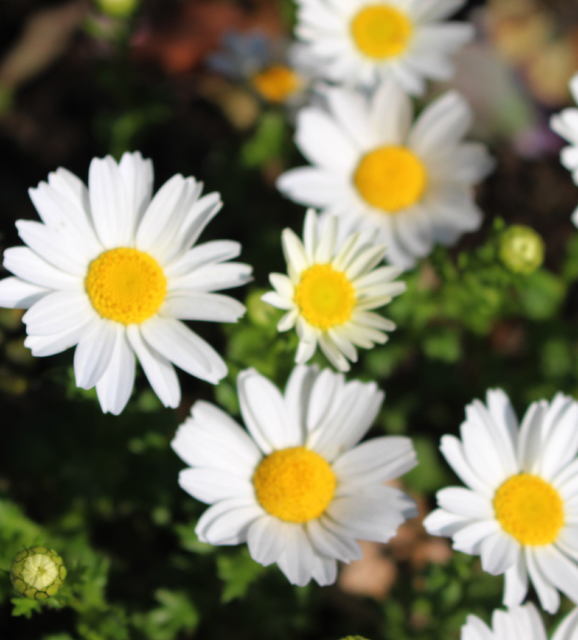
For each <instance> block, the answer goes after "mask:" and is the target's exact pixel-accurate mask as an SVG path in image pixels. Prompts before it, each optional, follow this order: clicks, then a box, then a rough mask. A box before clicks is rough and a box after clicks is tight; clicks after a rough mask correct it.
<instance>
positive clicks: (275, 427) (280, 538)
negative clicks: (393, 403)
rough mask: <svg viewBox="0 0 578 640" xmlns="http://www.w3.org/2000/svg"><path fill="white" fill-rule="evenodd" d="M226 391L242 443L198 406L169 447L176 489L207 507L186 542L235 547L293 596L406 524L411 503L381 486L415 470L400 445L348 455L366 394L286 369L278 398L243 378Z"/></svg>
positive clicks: (384, 441) (321, 375)
mask: <svg viewBox="0 0 578 640" xmlns="http://www.w3.org/2000/svg"><path fill="white" fill-rule="evenodd" d="M237 387H238V393H239V400H240V404H241V414H242V416H243V420H244V422H245V424H246V426H247V429H248V433H247V432H246V431H245V430H243V429H242V428H241V427H240V426H239V425H238V424H237V423H236V422H235V421H234V420H232V418H230V417H229V416H228V415H227V414H225V413H223V412H222V411H221V410H220V409H218V408H217V407H215V406H214V405H211V404H208V403H206V402H202V401H200V402H197V403H196V404H195V405H194V406H193V408H192V410H191V417H190V418H189V419H188V420H187V421H186V422H185V423H184V424H183V425H181V426H180V427H179V430H178V431H177V434H176V436H175V439H174V440H173V443H172V446H173V449H174V450H175V451H176V453H177V454H178V455H179V456H180V457H181V458H182V459H183V460H184V461H185V462H186V463H187V464H188V465H189V466H190V467H191V468H190V469H186V470H184V471H181V474H180V477H179V483H180V485H181V487H182V488H183V489H184V490H185V491H187V493H189V494H191V495H192V496H193V497H194V498H197V499H198V500H201V501H202V502H206V503H208V504H210V505H212V506H211V507H210V508H209V509H208V510H207V511H206V512H205V513H204V514H203V516H202V517H201V519H200V520H199V522H198V524H197V527H196V532H197V535H198V536H199V539H200V540H202V541H204V542H208V543H210V544H215V545H221V544H225V545H232V544H241V543H243V542H247V544H248V546H249V552H250V554H251V556H252V557H253V559H254V560H256V561H257V562H259V563H261V564H263V565H270V564H273V563H277V564H278V565H279V568H280V569H281V571H283V573H284V574H285V575H286V576H287V578H288V579H289V581H290V582H291V583H293V584H297V585H300V586H302V585H305V584H307V583H308V582H309V581H310V580H311V579H312V578H313V579H314V580H316V581H317V582H318V583H319V584H320V585H327V584H332V583H333V582H335V578H336V572H337V563H336V561H337V560H340V561H342V562H350V561H352V560H354V559H357V558H359V557H360V550H359V546H358V544H357V542H356V540H358V539H360V540H375V541H377V542H387V541H388V540H389V539H390V538H391V537H392V536H393V535H395V532H396V530H397V528H398V527H399V525H400V524H401V523H402V522H403V521H404V520H405V519H406V518H408V517H411V516H413V515H414V514H415V511H414V504H413V501H412V500H410V499H409V498H408V497H407V496H406V495H405V494H404V493H402V492H401V491H400V490H399V489H395V488H392V487H388V486H385V485H384V482H386V481H388V480H392V479H393V478H397V477H398V476H400V475H401V474H404V473H406V472H407V471H409V469H411V468H412V467H413V466H415V464H416V457H415V451H414V449H413V446H412V443H411V440H409V438H403V437H381V438H374V439H372V440H368V441H367V442H364V443H363V444H361V445H358V442H359V440H360V439H361V438H362V437H363V436H364V435H365V433H366V432H367V430H368V429H369V427H370V426H371V423H372V422H373V420H374V419H375V416H376V415H377V412H378V410H379V408H380V406H381V403H382V401H383V393H382V392H381V391H379V390H378V389H377V387H376V385H375V383H361V382H358V381H351V382H345V380H344V379H343V376H341V375H339V374H336V373H333V372H332V371H330V370H328V369H326V370H324V371H321V372H319V371H318V370H317V369H316V368H315V367H305V366H298V367H296V368H295V369H294V370H293V373H292V374H291V376H290V378H289V381H288V383H287V387H286V389H285V393H284V394H281V392H280V391H279V390H278V389H277V387H275V386H274V385H273V384H271V382H269V380H267V379H266V378H264V377H263V376H261V375H260V374H258V373H257V372H256V371H254V370H252V369H249V370H247V371H244V372H242V373H241V374H240V375H239V378H238V380H237Z"/></svg>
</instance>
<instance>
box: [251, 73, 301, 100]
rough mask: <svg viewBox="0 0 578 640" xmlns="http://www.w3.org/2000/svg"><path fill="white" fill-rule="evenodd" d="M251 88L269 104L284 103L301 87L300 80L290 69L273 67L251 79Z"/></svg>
mask: <svg viewBox="0 0 578 640" xmlns="http://www.w3.org/2000/svg"><path fill="white" fill-rule="evenodd" d="M251 83H252V84H253V87H254V88H255V89H256V90H257V91H258V92H259V93H260V94H261V95H262V96H263V97H264V98H265V99H266V100H269V102H284V101H285V100H287V98H289V97H291V96H292V95H293V94H294V93H295V92H296V91H297V90H298V89H299V87H300V86H301V78H300V77H299V75H298V74H297V73H296V72H295V71H293V69H291V68H290V67H286V66H284V65H273V66H272V67H269V68H268V69H265V70H264V71H261V72H259V73H256V74H255V75H254V76H253V77H252V78H251Z"/></svg>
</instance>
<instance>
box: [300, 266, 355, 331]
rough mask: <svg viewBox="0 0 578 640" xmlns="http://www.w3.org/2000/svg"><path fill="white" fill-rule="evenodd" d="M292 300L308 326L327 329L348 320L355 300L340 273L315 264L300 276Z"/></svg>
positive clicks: (349, 285)
mask: <svg viewBox="0 0 578 640" xmlns="http://www.w3.org/2000/svg"><path fill="white" fill-rule="evenodd" d="M294 300H295V303H296V304H297V306H298V307H299V310H300V311H301V314H302V315H303V317H304V318H305V319H306V320H307V322H309V324H311V325H313V326H314V327H318V328H319V329H330V328H331V327H335V326H337V325H340V324H343V323H344V322H347V321H348V320H349V319H350V318H351V314H352V313H353V309H354V307H355V301H356V297H355V290H354V288H353V286H352V284H351V282H350V281H349V279H348V278H347V276H346V275H345V274H344V273H343V272H341V271H337V270H336V269H334V268H333V267H332V266H331V265H330V264H316V265H313V266H312V267H309V269H306V270H305V271H304V272H303V273H302V274H301V280H300V281H299V284H298V285H297V286H296V287H295V295H294Z"/></svg>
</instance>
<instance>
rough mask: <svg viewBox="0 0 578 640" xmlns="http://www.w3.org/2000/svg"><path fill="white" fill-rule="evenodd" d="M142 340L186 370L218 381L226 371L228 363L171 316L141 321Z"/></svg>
mask: <svg viewBox="0 0 578 640" xmlns="http://www.w3.org/2000/svg"><path fill="white" fill-rule="evenodd" d="M141 332H142V336H143V338H144V339H145V341H146V342H147V343H148V344H149V345H150V346H151V347H152V348H153V349H155V350H156V351H158V352H159V353H160V354H161V355H162V356H164V357H165V358H166V359H167V360H169V361H170V362H172V363H174V364H176V365H177V367H179V368H180V369H182V370H183V371H186V372H187V373H190V374H191V375H193V376H195V377H196V378H200V379H201V380H206V381H207V382H210V383H211V384H217V382H219V380H221V379H222V378H224V377H225V376H226V375H227V365H226V364H225V363H224V361H223V359H222V358H221V356H220V355H219V354H218V353H217V352H216V351H215V350H214V349H213V347H211V346H210V345H209V344H208V343H207V342H205V340H203V339H202V338H200V337H199V336H198V335H197V334H196V333H193V331H191V330H190V329H188V328H187V327H186V326H185V325H184V324H183V323H182V322H180V321H178V320H175V319H173V318H159V317H156V318H151V319H150V320H148V321H147V322H145V323H143V324H142V325H141Z"/></svg>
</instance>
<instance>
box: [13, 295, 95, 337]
mask: <svg viewBox="0 0 578 640" xmlns="http://www.w3.org/2000/svg"><path fill="white" fill-rule="evenodd" d="M99 320H100V318H99V316H98V315H97V314H96V313H95V312H94V310H93V308H92V306H91V305H90V302H89V301H88V298H87V296H86V295H85V294H84V293H80V292H76V291H55V292H53V293H48V294H47V295H45V296H44V297H42V298H41V299H40V300H39V301H38V302H36V303H35V304H33V305H32V306H31V307H30V309H28V311H27V312H26V313H25V314H24V315H23V316H22V321H23V322H24V324H25V325H26V329H27V331H28V333H29V334H30V335H42V336H46V335H52V334H55V333H60V332H62V331H65V330H66V329H69V328H76V327H79V326H83V325H85V324H87V323H88V322H91V321H96V322H98V321H99Z"/></svg>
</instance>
